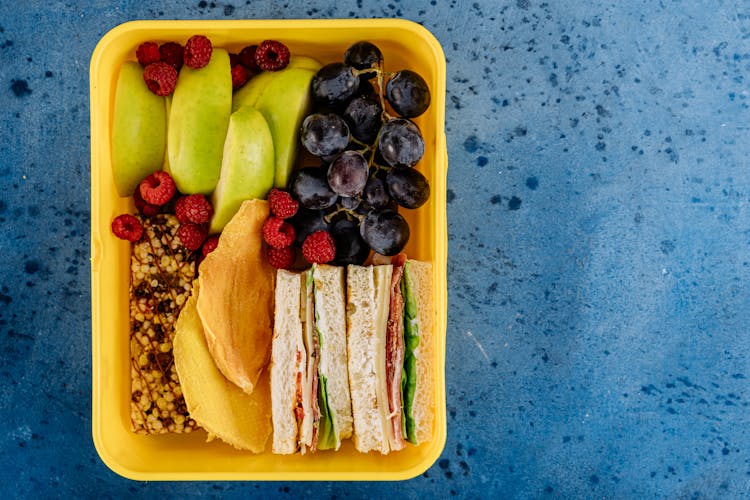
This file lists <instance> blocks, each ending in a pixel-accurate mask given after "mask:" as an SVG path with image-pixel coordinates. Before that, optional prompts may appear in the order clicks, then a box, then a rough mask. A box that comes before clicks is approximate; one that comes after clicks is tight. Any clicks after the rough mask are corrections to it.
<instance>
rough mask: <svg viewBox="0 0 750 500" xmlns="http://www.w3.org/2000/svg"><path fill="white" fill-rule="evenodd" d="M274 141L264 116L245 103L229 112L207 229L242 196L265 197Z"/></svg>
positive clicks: (220, 225) (218, 224)
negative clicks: (212, 210) (234, 110)
mask: <svg viewBox="0 0 750 500" xmlns="http://www.w3.org/2000/svg"><path fill="white" fill-rule="evenodd" d="M273 174H274V143H273V137H272V135H271V129H270V128H269V127H268V123H266V119H265V118H263V115H262V114H261V112H260V111H258V110H257V109H255V108H253V107H251V106H245V107H243V108H242V109H240V110H238V111H236V112H234V113H232V115H231V116H230V118H229V128H228V130H227V134H226V141H225V142H224V155H223V160H222V163H221V175H220V176H219V181H218V183H217V184H216V189H215V190H214V193H213V196H212V200H211V201H212V204H213V206H214V215H213V217H212V218H211V226H210V232H211V233H218V232H220V231H221V230H222V229H224V226H225V225H226V224H227V222H229V220H230V219H231V218H232V217H233V216H234V214H236V213H237V210H239V208H240V205H242V202H243V201H245V200H249V199H253V198H265V197H266V195H267V194H268V191H269V190H270V189H271V188H272V187H273Z"/></svg>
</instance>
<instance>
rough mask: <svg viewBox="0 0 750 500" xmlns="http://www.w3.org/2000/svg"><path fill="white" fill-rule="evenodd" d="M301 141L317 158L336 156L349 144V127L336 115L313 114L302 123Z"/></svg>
mask: <svg viewBox="0 0 750 500" xmlns="http://www.w3.org/2000/svg"><path fill="white" fill-rule="evenodd" d="M300 140H301V141H302V145H303V146H305V149H307V150H308V151H309V152H310V153H312V154H314V155H315V156H322V157H325V156H331V155H335V154H338V153H340V152H341V151H343V150H344V149H346V146H347V145H348V144H349V126H348V125H347V124H346V121H344V119H343V118H341V117H340V116H338V115H336V114H333V113H325V114H323V113H313V114H311V115H308V116H307V117H306V118H305V120H304V121H303V122H302V127H301V129H300Z"/></svg>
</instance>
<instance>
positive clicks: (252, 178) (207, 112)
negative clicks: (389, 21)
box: [113, 35, 430, 268]
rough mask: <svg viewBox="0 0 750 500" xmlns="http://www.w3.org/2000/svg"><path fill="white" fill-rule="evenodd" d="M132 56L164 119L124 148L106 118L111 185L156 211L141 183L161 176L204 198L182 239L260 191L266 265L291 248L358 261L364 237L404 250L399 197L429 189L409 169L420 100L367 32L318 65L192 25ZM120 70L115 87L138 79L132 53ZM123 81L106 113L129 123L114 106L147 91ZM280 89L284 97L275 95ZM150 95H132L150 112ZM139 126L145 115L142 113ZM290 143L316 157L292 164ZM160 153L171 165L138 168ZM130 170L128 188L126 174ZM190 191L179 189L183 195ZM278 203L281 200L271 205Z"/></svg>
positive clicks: (377, 247) (195, 238)
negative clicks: (235, 49) (193, 29)
mask: <svg viewBox="0 0 750 500" xmlns="http://www.w3.org/2000/svg"><path fill="white" fill-rule="evenodd" d="M136 57H137V59H138V62H139V64H140V66H141V67H142V68H143V71H142V78H143V80H144V82H145V83H146V86H147V88H148V89H149V90H150V91H151V93H152V94H153V95H155V96H157V98H158V97H159V96H166V95H172V100H171V103H168V102H166V101H165V102H164V103H163V104H164V108H165V111H164V114H163V116H164V118H163V119H162V121H167V122H168V125H165V126H164V127H163V129H161V128H158V129H154V126H153V124H151V125H150V129H149V130H148V132H149V133H151V135H152V137H153V136H154V135H156V136H159V134H161V136H162V141H158V140H157V141H154V140H153V138H152V139H151V141H150V143H149V144H147V145H146V146H145V147H144V148H143V149H142V150H141V151H138V149H137V148H138V146H137V145H136V151H135V153H136V154H135V155H126V154H125V153H124V152H123V151H119V150H122V149H123V146H122V145H120V144H118V141H116V138H117V137H118V130H117V128H118V127H117V126H116V127H115V130H114V131H113V168H114V171H115V179H116V181H117V180H118V179H120V180H119V182H117V184H118V191H119V192H120V194H123V193H128V194H130V193H132V194H133V197H134V201H135V204H136V207H137V208H138V209H139V211H140V212H141V213H142V214H144V215H149V214H154V213H158V212H160V211H161V210H160V209H159V208H158V207H160V206H163V205H164V204H165V203H166V202H165V201H164V200H162V199H152V195H151V194H149V189H150V186H151V185H152V184H153V185H160V184H158V183H159V182H160V181H159V179H160V178H163V179H166V178H169V179H168V180H164V182H165V185H171V186H172V188H173V191H172V192H166V193H163V194H162V196H163V197H167V198H170V199H171V197H172V196H173V195H174V192H175V191H177V192H180V193H183V194H185V195H187V196H194V198H192V199H194V200H202V204H203V210H204V213H205V212H207V211H208V212H209V213H208V220H207V221H206V220H204V221H203V222H200V223H197V222H195V221H193V220H181V223H182V225H181V227H180V237H181V239H182V240H183V242H184V244H185V245H186V246H187V247H188V248H189V249H191V250H198V249H199V248H201V245H202V244H203V242H204V241H205V240H206V238H207V237H208V236H209V234H218V233H220V232H221V230H222V228H223V227H224V225H226V223H227V222H228V221H229V220H230V219H231V217H232V216H233V215H234V213H235V212H236V211H237V209H238V207H239V205H240V204H241V203H242V201H243V200H245V199H253V198H261V199H262V198H265V197H266V196H267V195H269V193H270V197H269V201H271V207H272V208H271V212H272V215H271V217H270V218H269V221H268V227H269V229H268V231H264V237H265V238H266V239H265V241H266V243H267V244H268V249H267V254H268V259H269V261H270V262H271V263H272V264H273V265H274V266H275V267H278V268H291V267H293V266H295V264H298V265H299V264H300V262H301V261H300V260H299V258H298V255H297V251H296V249H297V248H298V249H300V251H301V255H302V257H303V258H304V259H305V261H307V263H319V264H323V263H329V262H330V263H334V264H339V265H346V264H361V263H363V262H364V261H365V260H366V259H367V258H368V257H369V255H370V250H372V251H374V252H375V253H378V254H382V255H386V256H389V255H395V254H398V253H399V252H401V251H402V250H403V248H404V247H405V245H406V244H407V242H408V240H409V237H410V228H409V225H408V223H407V222H406V220H405V219H404V217H403V216H402V215H401V214H399V212H398V210H399V207H402V208H406V209H416V208H419V207H421V206H422V205H423V204H424V203H426V202H427V200H428V199H429V196H430V185H429V182H428V181H427V179H426V178H425V176H424V175H423V174H422V173H421V172H419V170H417V169H416V168H414V167H415V165H416V164H417V163H418V162H419V161H420V160H421V158H422V156H423V154H424V147H425V146H424V139H423V137H422V134H421V131H420V130H419V127H418V126H417V125H416V123H415V122H413V121H412V120H411V119H412V118H415V117H417V116H419V115H421V114H422V113H424V112H425V111H426V109H427V108H428V107H429V104H430V91H429V88H428V86H427V84H426V82H425V81H424V79H423V78H422V77H421V76H420V75H419V74H417V73H415V72H413V71H410V70H407V69H403V70H400V71H398V72H396V73H389V72H387V71H386V70H385V67H384V58H383V55H382V52H381V51H380V49H379V48H378V47H377V46H375V45H374V44H372V43H370V42H366V41H361V42H357V43H355V44H353V45H351V46H350V47H349V48H348V49H347V50H346V52H345V54H344V57H343V61H341V62H333V63H329V64H326V65H325V66H321V65H320V63H318V62H317V61H314V60H312V59H309V58H306V57H303V56H299V57H296V58H295V57H292V56H291V54H290V52H289V49H288V48H287V47H286V46H285V45H284V44H283V43H281V42H278V41H275V40H264V41H262V42H261V43H260V44H258V45H248V46H246V47H245V48H243V49H242V50H241V51H240V52H239V53H237V54H230V53H228V52H227V51H226V50H224V49H222V48H214V47H213V45H212V43H211V41H210V40H209V39H208V38H207V37H205V36H203V35H194V36H192V37H190V38H189V39H188V40H187V42H186V44H185V46H184V47H183V46H181V45H180V44H178V43H176V42H166V43H163V44H161V45H157V44H156V43H155V42H144V43H143V44H141V45H140V46H139V47H138V49H137V51H136ZM127 64H128V63H126V65H127ZM227 67H229V68H230V71H227V70H226V69H227ZM126 70H127V71H126ZM123 72H126V73H127V77H128V78H129V79H128V80H121V85H122V87H124V89H121V88H120V86H121V85H120V84H119V83H118V97H120V96H121V91H122V95H125V94H126V91H127V89H128V88H131V87H135V86H136V84H135V83H134V82H133V68H132V66H130V67H128V66H123ZM121 78H122V77H121ZM130 93H131V94H132V96H131V97H130V99H125V98H123V99H121V100H122V104H120V103H119V101H116V109H115V123H116V124H118V123H124V122H126V120H125V119H123V118H122V115H123V114H127V113H128V111H127V109H126V108H128V107H129V106H130V105H132V104H133V101H138V100H140V101H142V102H143V103H145V102H147V101H149V100H150V99H148V98H147V97H146V96H144V95H143V91H142V90H140V89H139V92H135V91H134V90H133V91H131V92H130ZM282 99H284V100H285V101H286V103H287V104H290V105H291V106H292V107H291V108H290V107H286V106H283V105H281V104H280V101H281V100H282ZM154 102H155V101H153V100H152V99H151V100H150V103H151V105H150V106H148V105H146V104H142V105H141V108H146V109H147V111H143V112H142V116H141V118H148V119H149V120H148V121H149V122H153V121H156V122H158V121H159V120H160V119H161V116H162V115H161V111H162V110H161V109H158V111H155V109H157V108H160V107H161V103H159V104H157V105H154ZM118 104H119V108H121V109H118ZM166 108H170V109H169V110H168V111H166ZM311 108H312V109H311ZM118 119H119V120H118ZM140 126H141V128H144V129H145V128H146V120H145V119H142V120H140ZM120 128H129V129H130V130H131V132H130V133H129V134H128V138H129V139H131V140H132V139H136V140H137V139H138V138H139V137H141V138H143V139H144V141H145V142H149V141H148V140H146V138H145V133H146V131H140V135H139V134H134V133H133V132H132V129H134V128H137V127H132V126H131V127H126V126H124V125H120ZM120 135H122V134H120ZM119 142H120V143H124V142H125V141H124V139H123V140H120V141H119ZM157 143H158V144H157ZM298 144H300V145H301V146H302V148H298ZM297 149H303V152H306V153H308V154H309V155H312V156H313V157H315V158H317V160H318V161H319V165H317V166H304V167H302V168H296V160H297V159H298V156H299V154H298V152H297ZM160 155H161V158H162V159H163V163H164V165H165V167H166V170H167V171H168V173H167V171H156V172H150V173H149V174H148V175H147V176H146V177H145V179H143V180H142V181H140V179H141V178H143V174H144V173H146V172H149V170H153V167H154V166H157V167H158V166H160V165H158V164H157V165H154V164H155V163H158V162H155V161H154V159H155V158H159V157H160ZM126 156H127V161H126V160H124V158H125V157H126ZM133 156H135V157H136V158H137V157H139V156H140V157H143V161H141V162H137V159H136V160H134V159H133ZM147 161H150V162H151V167H148V166H147V165H145V163H146V162H147ZM134 163H137V164H136V165H134ZM137 174H140V175H141V177H136V175H137ZM139 181H140V183H139V184H138V186H139V188H138V189H134V188H131V187H130V186H132V185H134V183H135V182H139ZM271 188H273V190H271ZM163 191H164V188H161V191H160V192H163ZM144 194H145V196H144ZM199 195H205V196H210V200H211V201H210V202H209V201H208V199H207V198H205V197H201V196H199ZM196 196H197V197H196ZM282 197H283V199H284V201H283V202H282V201H281V200H282ZM272 198H273V199H272ZM188 199H190V198H188V197H182V198H180V204H182V205H184V204H186V203H187V200H188ZM282 203H284V204H285V209H281V208H279V207H281V205H282ZM277 211H279V213H277ZM178 218H179V217H178ZM205 218H206V217H205V216H204V217H203V219H205ZM131 225H132V221H131ZM271 228H273V229H271ZM323 233H325V234H323ZM313 235H314V236H313ZM308 239H310V241H309V242H308V243H307V244H306V241H307V240H308ZM302 265H304V264H302Z"/></svg>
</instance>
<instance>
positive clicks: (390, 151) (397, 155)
mask: <svg viewBox="0 0 750 500" xmlns="http://www.w3.org/2000/svg"><path fill="white" fill-rule="evenodd" d="M378 150H379V151H380V155H381V156H382V157H383V159H384V160H385V161H386V163H388V164H389V165H391V166H396V165H403V166H408V167H413V166H414V165H415V164H416V163H417V162H418V161H419V160H420V159H421V158H422V155H423V154H424V139H422V133H421V132H420V131H419V128H418V127H417V126H416V125H415V124H414V123H413V122H411V121H409V120H405V119H403V118H396V119H393V120H389V121H388V122H387V123H386V124H385V125H383V129H382V130H381V132H380V139H379V140H378Z"/></svg>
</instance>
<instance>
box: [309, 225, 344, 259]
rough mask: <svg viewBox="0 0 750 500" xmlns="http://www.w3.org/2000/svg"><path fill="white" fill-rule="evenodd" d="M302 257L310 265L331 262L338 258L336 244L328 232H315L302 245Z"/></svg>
mask: <svg viewBox="0 0 750 500" xmlns="http://www.w3.org/2000/svg"><path fill="white" fill-rule="evenodd" d="M302 255H303V256H304V257H305V259H307V261H308V262H309V263H310V264H325V263H326V262H331V261H332V260H333V259H334V258H335V257H336V242H335V241H334V240H333V236H331V233H329V232H328V231H324V230H320V231H315V232H313V233H310V235H308V237H307V238H305V241H304V242H303V243H302Z"/></svg>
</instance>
